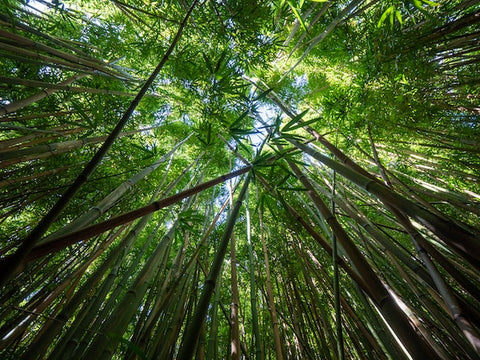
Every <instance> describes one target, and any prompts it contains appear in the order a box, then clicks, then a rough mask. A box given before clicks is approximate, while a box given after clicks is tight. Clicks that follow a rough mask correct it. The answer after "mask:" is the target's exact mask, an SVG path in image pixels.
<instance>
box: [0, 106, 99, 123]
mask: <svg viewBox="0 0 480 360" xmlns="http://www.w3.org/2000/svg"><path fill="white" fill-rule="evenodd" d="M82 111H83V112H85V113H86V112H89V111H90V109H83V110H82ZM74 113H75V111H73V110H68V111H51V112H47V113H38V114H31V115H22V116H14V117H0V123H2V122H14V121H15V122H24V121H27V120H33V119H41V118H45V117H55V118H58V117H60V116H63V115H72V114H74Z"/></svg>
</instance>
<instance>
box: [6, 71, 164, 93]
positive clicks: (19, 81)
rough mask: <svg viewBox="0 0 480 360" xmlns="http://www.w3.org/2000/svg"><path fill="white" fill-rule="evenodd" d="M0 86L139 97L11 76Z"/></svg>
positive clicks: (115, 91) (116, 91)
mask: <svg viewBox="0 0 480 360" xmlns="http://www.w3.org/2000/svg"><path fill="white" fill-rule="evenodd" d="M0 84H8V85H22V86H26V87H38V88H42V89H52V90H62V91H68V92H72V93H86V94H104V95H118V96H127V97H134V96H136V95H137V94H135V93H130V92H126V91H120V90H110V89H98V88H91V87H85V86H70V85H65V84H61V83H60V84H52V83H48V82H45V81H39V80H30V79H19V78H14V77H9V76H0ZM145 96H149V97H157V96H158V95H155V94H147V95H145Z"/></svg>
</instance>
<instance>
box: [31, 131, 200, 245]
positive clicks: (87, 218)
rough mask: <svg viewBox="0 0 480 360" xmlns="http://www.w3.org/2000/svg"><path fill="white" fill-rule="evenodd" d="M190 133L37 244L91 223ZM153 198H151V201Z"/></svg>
mask: <svg viewBox="0 0 480 360" xmlns="http://www.w3.org/2000/svg"><path fill="white" fill-rule="evenodd" d="M190 136H191V135H189V136H187V137H186V138H185V139H184V140H182V141H180V142H179V143H178V144H176V145H175V146H174V147H173V149H172V150H170V151H169V152H168V153H166V154H165V155H163V156H162V157H160V159H158V160H157V161H155V162H154V163H153V164H152V165H150V166H148V167H147V168H145V169H142V170H141V171H139V172H138V173H136V174H135V175H133V176H132V177H130V178H129V179H128V180H126V181H124V182H123V183H121V184H120V185H119V186H117V188H115V190H113V191H112V192H111V193H110V194H108V195H107V196H106V197H105V198H103V199H102V200H101V201H100V202H99V203H98V204H97V205H96V206H95V207H93V208H91V209H90V210H88V211H87V212H85V213H83V214H82V215H80V216H79V217H77V218H76V219H75V220H73V221H72V222H70V223H69V224H68V225H67V226H65V227H63V228H62V229H60V230H58V231H56V232H54V233H53V234H51V235H49V236H47V237H45V238H43V239H41V240H40V241H39V242H38V245H44V244H46V243H48V242H50V241H53V240H54V239H55V238H56V237H59V236H62V235H64V234H67V233H70V232H73V231H77V230H79V229H81V228H83V227H85V226H87V225H88V224H90V223H92V222H93V221H94V220H95V219H97V218H99V217H100V216H102V215H103V214H105V212H107V211H108V210H109V209H110V208H111V207H112V206H113V205H115V203H116V202H117V201H118V200H119V199H120V198H121V197H122V196H123V194H125V193H126V192H127V191H128V190H130V189H131V188H132V187H133V186H134V185H135V184H136V183H138V182H139V181H140V180H142V179H144V178H145V177H146V176H147V175H149V174H150V173H152V172H153V171H155V170H156V169H157V168H158V167H159V166H160V165H161V164H162V163H163V162H164V161H165V160H167V159H168V158H170V157H171V156H173V154H174V153H175V151H176V150H177V149H178V148H179V147H180V146H181V145H183V144H184V143H185V142H186V141H187V140H188V139H189V138H190ZM153 200H154V199H152V201H153Z"/></svg>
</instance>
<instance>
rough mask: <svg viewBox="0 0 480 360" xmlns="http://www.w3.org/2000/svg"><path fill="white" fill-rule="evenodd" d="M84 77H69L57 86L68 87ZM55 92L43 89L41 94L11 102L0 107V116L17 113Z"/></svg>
mask: <svg viewBox="0 0 480 360" xmlns="http://www.w3.org/2000/svg"><path fill="white" fill-rule="evenodd" d="M85 76H87V74H78V75H74V76H71V77H69V78H68V79H66V80H64V81H61V82H60V84H59V85H61V86H68V85H70V84H71V83H73V82H74V81H76V80H79V79H81V78H84V77H85ZM56 91H57V90H56V89H45V90H43V91H41V92H38V93H36V94H33V95H31V96H29V97H27V98H25V99H22V100H16V101H13V102H11V103H10V104H6V105H0V116H2V115H6V114H10V113H13V112H15V111H18V110H20V109H23V108H24V107H26V106H29V105H32V104H34V103H36V102H38V101H40V100H42V99H44V98H46V97H47V96H50V95H52V94H53V93H55V92H56Z"/></svg>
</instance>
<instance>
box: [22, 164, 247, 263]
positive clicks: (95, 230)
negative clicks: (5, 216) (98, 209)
mask: <svg viewBox="0 0 480 360" xmlns="http://www.w3.org/2000/svg"><path fill="white" fill-rule="evenodd" d="M250 169H251V167H244V168H243V169H240V170H237V171H233V172H231V173H230V174H226V175H222V176H220V177H218V178H215V179H213V180H210V181H207V182H205V183H203V184H200V185H198V186H195V187H193V188H191V189H188V190H185V191H182V192H179V193H177V194H175V195H172V196H169V197H167V198H165V199H162V200H158V201H154V202H153V203H151V204H150V205H147V206H144V207H142V208H139V209H137V210H133V211H130V212H127V213H125V214H123V215H119V216H116V217H114V218H112V219H110V220H106V221H103V222H101V223H99V224H96V225H92V226H89V227H86V228H83V229H81V230H78V231H75V232H72V233H69V234H66V235H64V236H61V237H58V238H56V239H55V240H54V241H51V242H49V243H48V244H44V245H38V246H36V247H34V249H33V250H32V251H31V253H30V255H29V256H28V257H26V259H27V261H31V260H33V259H36V258H38V257H41V256H45V255H46V254H48V253H50V252H52V251H58V250H60V249H63V248H65V247H66V246H68V245H71V244H74V243H77V242H80V241H83V240H86V239H89V238H91V237H93V236H95V235H98V234H101V233H103V232H105V231H107V230H109V229H113V228H115V227H117V226H119V225H123V224H126V223H129V222H131V221H133V220H135V219H138V218H139V217H142V216H145V215H147V214H150V213H152V212H155V211H158V210H161V209H163V208H165V207H167V206H169V205H172V204H175V203H177V202H179V201H180V200H183V199H185V198H187V197H190V196H192V195H195V194H197V193H199V192H201V191H203V190H206V189H208V188H210V187H212V186H214V185H217V184H220V183H222V182H224V181H226V180H228V179H231V178H234V177H236V176H239V175H242V174H245V173H247V172H248V171H249V170H250Z"/></svg>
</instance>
